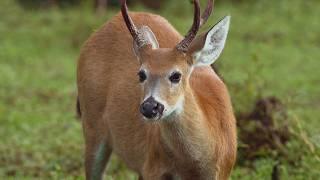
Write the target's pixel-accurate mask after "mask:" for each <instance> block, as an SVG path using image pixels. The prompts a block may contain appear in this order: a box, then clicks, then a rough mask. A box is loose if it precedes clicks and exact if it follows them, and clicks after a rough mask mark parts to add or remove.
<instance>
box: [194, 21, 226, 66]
mask: <svg viewBox="0 0 320 180" xmlns="http://www.w3.org/2000/svg"><path fill="white" fill-rule="evenodd" d="M229 24H230V16H226V17H224V18H223V19H222V20H221V21H220V22H218V23H217V24H216V25H215V26H214V27H213V28H212V29H211V30H210V31H209V32H208V33H207V36H206V40H205V44H204V46H203V48H202V49H201V50H200V51H198V52H195V53H194V54H193V57H194V59H195V65H196V66H202V65H210V64H212V63H214V62H215V61H216V60H217V59H218V57H219V56H220V54H221V52H222V50H223V48H224V45H225V42H226V39H227V35H228V31H229Z"/></svg>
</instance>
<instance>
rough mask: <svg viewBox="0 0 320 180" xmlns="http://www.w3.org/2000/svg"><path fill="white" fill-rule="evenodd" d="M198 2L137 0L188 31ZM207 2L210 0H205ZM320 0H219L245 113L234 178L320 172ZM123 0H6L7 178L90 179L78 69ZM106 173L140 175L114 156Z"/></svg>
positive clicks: (2, 148) (0, 95) (233, 86)
mask: <svg viewBox="0 0 320 180" xmlns="http://www.w3.org/2000/svg"><path fill="white" fill-rule="evenodd" d="M188 2H190V1H187V0H185V1H179V2H178V1H169V0H166V1H153V0H131V1H130V9H131V10H135V11H148V12H153V13H157V14H160V15H162V16H164V17H165V18H167V19H168V20H169V21H170V22H171V23H172V24H173V25H174V26H175V27H176V28H177V29H178V30H179V31H180V32H181V33H184V32H186V30H187V29H188V28H189V27H190V25H191V23H192V15H193V11H192V6H191V5H190V3H188ZM201 3H202V4H203V5H204V4H205V3H206V0H201ZM319 7H320V1H318V0H308V1H302V0H217V3H216V8H215V11H214V15H213V17H212V18H211V19H210V22H209V23H207V26H206V27H205V28H203V29H206V28H208V27H209V26H210V24H211V25H212V24H214V23H215V22H216V21H217V20H218V19H219V18H221V17H222V16H224V15H227V14H231V15H232V23H231V30H230V35H229V38H228V41H227V45H226V48H225V51H224V53H223V55H222V57H221V58H220V60H219V61H218V62H217V64H216V68H217V71H218V72H219V74H220V76H221V77H222V78H223V79H224V81H225V82H226V84H227V85H228V87H229V90H230V93H231V96H232V101H233V105H234V108H235V112H236V115H237V119H238V130H239V133H238V134H239V141H240V144H239V157H238V162H237V165H236V167H235V170H234V171H233V174H232V179H248V180H251V179H271V178H272V179H310V180H313V179H319V177H320V111H319V110H320V72H319V68H320V53H319V52H320V19H319V17H320V11H319ZM118 11H119V7H118V4H117V1H116V0H109V1H106V0H96V1H94V0H81V1H80V0H1V1H0V179H84V173H83V172H84V171H83V162H82V161H83V157H82V154H83V139H82V130H81V123H80V122H79V121H77V120H76V118H75V97H76V84H75V73H76V72H75V69H76V60H77V57H78V55H79V51H80V48H81V45H82V44H83V43H84V41H85V40H86V39H87V38H88V37H89V35H90V34H91V33H93V32H94V31H95V30H97V29H98V28H99V27H100V26H101V25H102V24H103V23H104V22H106V21H107V20H108V19H109V18H111V17H112V16H113V15H115V14H116V13H117V12H118ZM107 172H108V176H107V178H106V179H120V180H121V179H124V180H126V179H137V177H136V175H135V174H134V173H132V172H131V171H129V170H127V169H126V167H125V166H124V165H123V164H122V163H121V162H119V161H118V159H117V158H116V157H112V162H111V163H110V165H109V167H108V170H107Z"/></svg>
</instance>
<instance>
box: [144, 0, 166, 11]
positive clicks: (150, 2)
mask: <svg viewBox="0 0 320 180" xmlns="http://www.w3.org/2000/svg"><path fill="white" fill-rule="evenodd" d="M141 2H142V3H143V4H144V5H145V6H147V7H149V8H153V9H160V8H161V5H162V4H163V2H164V0H161V1H156V0H141Z"/></svg>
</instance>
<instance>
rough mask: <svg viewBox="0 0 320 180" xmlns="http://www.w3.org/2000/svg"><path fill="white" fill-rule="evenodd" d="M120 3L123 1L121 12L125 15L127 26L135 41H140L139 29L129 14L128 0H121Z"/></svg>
mask: <svg viewBox="0 0 320 180" xmlns="http://www.w3.org/2000/svg"><path fill="white" fill-rule="evenodd" d="M120 3H121V13H122V16H123V19H124V21H125V23H126V25H127V28H128V30H129V31H130V33H131V35H132V37H133V39H134V40H135V41H138V38H139V36H138V30H137V27H136V26H135V25H134V23H133V21H132V19H131V17H130V16H129V13H128V6H127V1H126V0H120Z"/></svg>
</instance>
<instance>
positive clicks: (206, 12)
mask: <svg viewBox="0 0 320 180" xmlns="http://www.w3.org/2000/svg"><path fill="white" fill-rule="evenodd" d="M213 5H214V0H208V3H207V7H206V9H205V10H204V12H203V13H202V16H201V22H200V27H201V26H202V25H204V24H205V23H206V22H207V20H208V19H209V17H210V15H211V13H212V10H213Z"/></svg>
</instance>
